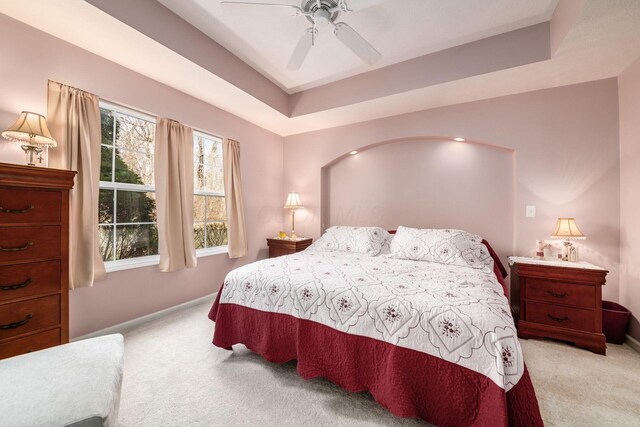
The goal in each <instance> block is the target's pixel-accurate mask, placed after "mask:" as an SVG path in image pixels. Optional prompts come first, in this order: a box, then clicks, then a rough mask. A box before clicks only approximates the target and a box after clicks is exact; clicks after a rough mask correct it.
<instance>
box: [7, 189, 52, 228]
mask: <svg viewBox="0 0 640 427" xmlns="http://www.w3.org/2000/svg"><path fill="white" fill-rule="evenodd" d="M61 211H62V193H61V192H60V191H36V190H23V189H19V188H16V189H8V188H0V224H30V223H34V222H35V223H38V222H48V223H52V222H53V223H55V222H60V215H61Z"/></svg>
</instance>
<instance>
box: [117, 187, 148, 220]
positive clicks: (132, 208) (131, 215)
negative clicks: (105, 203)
mask: <svg viewBox="0 0 640 427" xmlns="http://www.w3.org/2000/svg"><path fill="white" fill-rule="evenodd" d="M117 191H118V194H117V200H116V202H117V205H116V207H117V213H116V215H117V216H116V220H117V222H118V223H127V222H155V221H156V195H155V193H150V192H149V193H143V192H141V191H124V190H117Z"/></svg>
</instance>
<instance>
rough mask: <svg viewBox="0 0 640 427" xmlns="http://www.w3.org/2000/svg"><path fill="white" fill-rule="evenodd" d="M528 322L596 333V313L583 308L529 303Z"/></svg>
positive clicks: (527, 309) (527, 310) (527, 304)
mask: <svg viewBox="0 0 640 427" xmlns="http://www.w3.org/2000/svg"><path fill="white" fill-rule="evenodd" d="M525 304H526V313H527V314H526V316H525V317H526V318H525V320H526V321H527V322H533V323H541V324H543V325H549V326H556V327H559V328H567V329H576V330H580V331H585V332H595V331H596V328H595V312H594V311H593V310H584V309H581V308H572V307H566V306H561V305H555V304H544V303H539V302H532V301H527V302H526V303H525Z"/></svg>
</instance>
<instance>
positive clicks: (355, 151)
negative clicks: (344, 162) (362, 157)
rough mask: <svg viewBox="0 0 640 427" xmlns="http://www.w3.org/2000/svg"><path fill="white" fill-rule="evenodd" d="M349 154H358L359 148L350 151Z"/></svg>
mask: <svg viewBox="0 0 640 427" xmlns="http://www.w3.org/2000/svg"><path fill="white" fill-rule="evenodd" d="M349 154H351V155H352V156H353V155H354V154H358V151H357V150H353V151H351V152H349Z"/></svg>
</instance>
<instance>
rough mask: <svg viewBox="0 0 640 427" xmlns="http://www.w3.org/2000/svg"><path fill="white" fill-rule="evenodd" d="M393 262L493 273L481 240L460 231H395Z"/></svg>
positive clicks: (491, 259) (478, 237)
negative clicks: (468, 268)
mask: <svg viewBox="0 0 640 427" xmlns="http://www.w3.org/2000/svg"><path fill="white" fill-rule="evenodd" d="M391 254H392V255H393V257H394V258H399V259H410V260H414V261H429V262H437V263H439V264H448V265H459V266H462V267H472V268H478V269H489V271H493V258H491V254H490V253H489V251H488V250H487V247H486V246H485V245H483V244H482V237H480V236H478V235H475V234H472V233H469V232H467V231H463V230H450V229H418V228H409V227H402V226H401V227H398V231H397V232H396V235H395V237H394V238H393V240H392V241H391Z"/></svg>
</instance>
